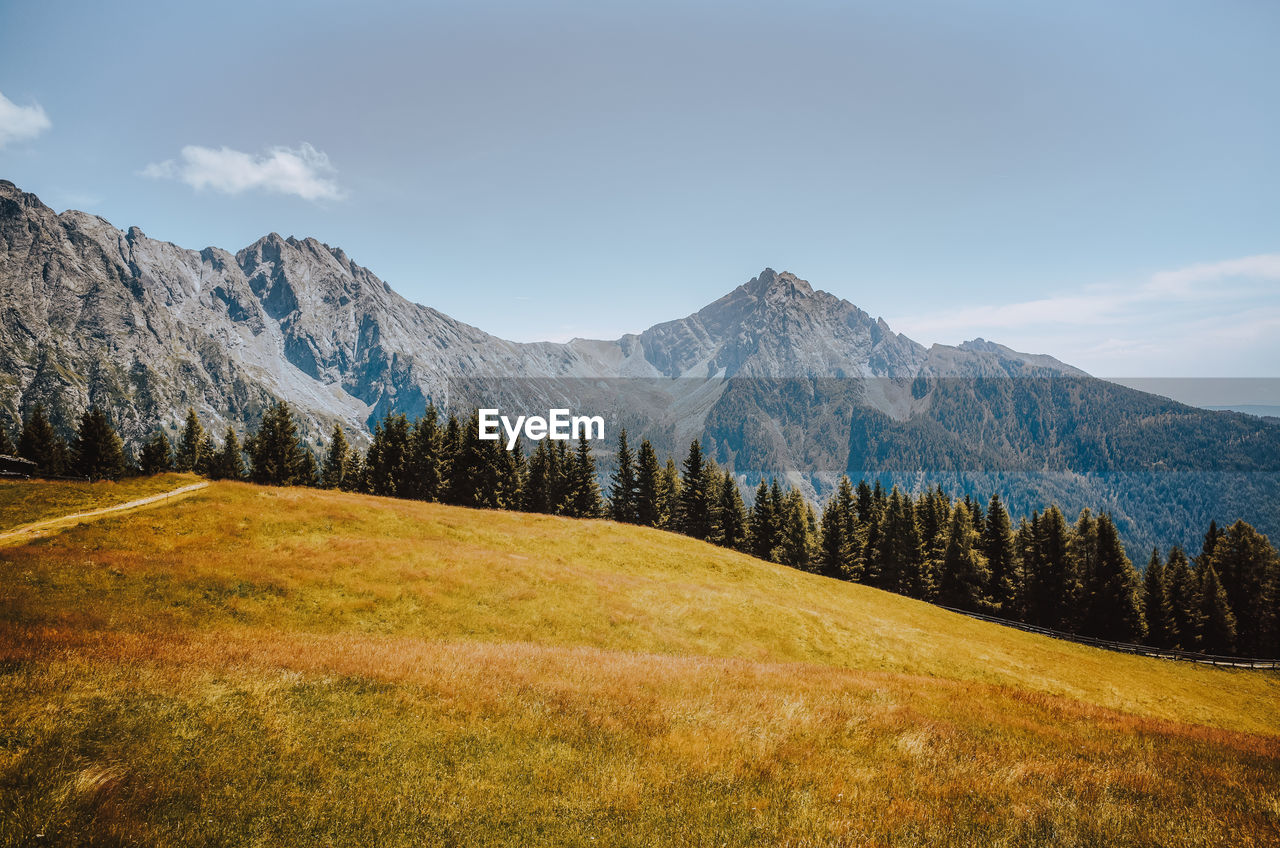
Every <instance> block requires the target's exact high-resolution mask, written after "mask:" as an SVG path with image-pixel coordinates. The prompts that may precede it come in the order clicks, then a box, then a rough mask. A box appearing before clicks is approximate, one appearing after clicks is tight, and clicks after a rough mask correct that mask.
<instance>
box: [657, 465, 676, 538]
mask: <svg viewBox="0 0 1280 848" xmlns="http://www.w3.org/2000/svg"><path fill="white" fill-rule="evenodd" d="M680 494H681V484H680V472H678V471H676V461H675V460H674V459H672V458H671V457H670V456H668V457H667V464H666V465H664V466H663V467H662V487H661V489H660V496H659V499H658V503H659V511H660V512H661V514H662V524H661V525H660V526H661V527H662V528H663V529H666V530H676V531H679V529H680V528H679V523H680Z"/></svg>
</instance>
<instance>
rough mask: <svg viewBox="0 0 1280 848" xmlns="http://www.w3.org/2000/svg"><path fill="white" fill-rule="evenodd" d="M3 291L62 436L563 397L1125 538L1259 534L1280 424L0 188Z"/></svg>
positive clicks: (640, 427) (737, 312) (790, 468)
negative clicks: (605, 321) (83, 415)
mask: <svg viewBox="0 0 1280 848" xmlns="http://www.w3.org/2000/svg"><path fill="white" fill-rule="evenodd" d="M0 305H2V306H3V320H2V321H0V420H3V421H4V422H5V423H6V424H7V425H8V426H10V427H11V428H12V427H16V426H17V425H18V422H20V420H21V418H22V416H23V415H24V414H25V413H27V412H29V410H30V409H31V408H32V407H33V406H34V405H35V404H36V403H43V404H44V405H45V406H46V408H48V409H49V410H51V412H52V417H53V418H54V420H55V423H58V424H59V425H61V426H62V427H64V428H68V427H70V426H71V425H72V423H73V422H74V420H75V417H76V416H77V415H78V413H79V411H80V410H82V409H84V408H85V407H87V406H88V405H90V404H94V403H96V404H98V405H100V406H102V407H103V408H104V409H107V410H109V411H110V413H111V415H112V416H113V418H114V420H115V423H116V425H117V427H118V429H119V430H120V432H121V433H122V435H123V436H124V437H125V438H126V440H127V441H130V442H133V443H135V444H136V443H138V442H140V441H141V440H142V439H144V438H145V437H146V436H147V435H149V434H150V433H151V432H152V431H154V429H155V428H156V427H157V426H164V427H167V428H169V429H170V430H171V431H172V430H174V429H175V428H176V426H177V425H178V423H179V421H180V418H181V417H182V416H183V415H184V414H185V411H186V409H187V407H188V406H190V407H194V408H195V409H196V410H197V411H198V412H199V413H200V415H201V417H202V418H203V419H204V421H205V422H206V425H208V426H211V427H213V428H214V430H215V432H218V431H220V430H221V428H222V427H224V426H226V425H228V424H230V425H234V426H236V427H238V428H240V427H246V426H253V425H254V424H255V423H256V422H257V420H258V418H259V417H260V415H261V413H262V412H263V410H264V409H265V408H266V407H267V406H268V405H269V404H271V403H272V402H274V401H275V400H277V399H283V400H287V401H289V402H290V403H291V404H292V405H293V407H294V409H295V410H296V412H297V413H298V416H299V418H300V421H301V423H302V426H303V430H304V433H306V435H307V436H308V438H310V439H312V440H315V441H317V442H318V441H319V440H320V439H321V438H323V437H324V436H326V435H327V432H328V431H329V430H330V429H331V428H332V426H333V424H334V423H335V422H340V423H342V424H343V425H344V427H346V428H347V429H348V430H349V432H350V434H351V435H353V436H355V437H356V440H357V441H359V440H360V439H361V438H362V437H365V436H367V434H368V432H369V430H370V429H371V428H372V426H373V425H374V423H376V422H377V421H378V420H380V419H381V418H382V417H383V416H385V415H387V414H391V413H397V412H404V413H406V414H408V415H410V416H414V415H417V414H419V413H421V412H422V411H423V410H424V409H425V407H426V405H427V404H428V403H434V404H436V405H438V406H442V407H445V408H448V409H450V410H451V411H457V412H460V413H466V412H469V411H470V410H471V409H473V408H475V407H476V406H479V405H484V406H497V407H499V408H502V409H504V410H505V409H510V410H514V411H519V412H524V411H529V410H532V411H536V410H545V409H548V408H550V407H552V406H567V407H569V408H571V409H573V410H574V411H575V412H581V413H586V414H603V415H605V416H606V420H607V421H608V422H609V430H608V432H609V433H610V434H611V435H612V434H613V433H614V432H616V428H617V427H620V426H625V427H627V428H628V430H629V431H630V432H631V433H632V435H633V437H634V439H637V440H638V438H639V437H641V436H645V437H648V438H650V439H651V440H653V442H654V443H655V446H656V447H658V449H659V450H660V451H662V452H671V453H674V454H676V455H677V456H679V455H680V454H681V453H682V452H683V450H684V448H686V447H687V446H688V442H689V441H690V440H691V439H699V440H701V441H702V442H703V445H704V447H705V448H706V449H707V450H708V451H710V452H711V454H712V455H713V456H715V458H716V459H717V460H718V461H719V462H721V463H722V464H724V465H725V466H727V467H729V468H732V469H733V470H734V471H735V473H736V474H737V475H738V476H739V479H740V480H741V481H742V483H743V485H744V486H750V485H752V484H753V483H754V482H756V481H758V480H759V479H761V478H762V477H768V476H773V475H778V476H783V477H785V478H787V479H789V480H790V481H791V482H792V483H793V484H794V485H798V486H800V487H801V488H802V489H803V490H805V491H806V492H807V493H808V494H810V495H811V496H815V497H822V496H824V495H826V494H827V493H829V492H830V491H831V489H832V487H833V486H834V484H835V482H836V481H837V480H838V478H839V476H840V475H841V474H844V473H849V474H850V475H851V476H854V477H855V479H856V478H857V477H860V476H877V477H880V478H882V479H883V480H884V481H885V482H886V483H899V484H902V485H905V486H910V487H912V488H919V487H921V486H924V485H932V484H934V483H936V482H940V483H943V484H944V485H947V486H950V487H952V488H953V489H954V490H957V491H972V492H973V493H975V494H982V493H984V492H985V493H986V494H989V493H990V491H992V490H993V489H998V490H1000V491H1001V492H1002V494H1004V495H1005V496H1006V498H1007V499H1008V500H1010V501H1011V506H1012V507H1013V508H1014V509H1015V510H1022V511H1029V510H1030V509H1031V508H1034V507H1042V506H1043V505H1044V504H1045V503H1047V502H1048V501H1049V500H1057V501H1058V502H1060V503H1061V504H1062V505H1063V506H1064V507H1065V508H1067V509H1069V510H1070V509H1073V508H1076V509H1078V508H1079V507H1080V506H1085V505H1088V506H1092V507H1095V508H1105V509H1108V510H1110V511H1112V512H1113V513H1115V514H1116V517H1117V522H1118V524H1119V525H1120V526H1121V528H1122V530H1124V531H1125V532H1126V538H1128V539H1129V540H1130V542H1131V544H1141V545H1144V546H1145V545H1147V544H1149V543H1152V542H1161V543H1169V542H1175V541H1176V542H1183V543H1189V542H1191V541H1192V540H1191V539H1190V538H1188V533H1189V532H1190V528H1200V527H1203V526H1204V524H1206V523H1207V521H1208V519H1209V518H1217V519H1219V520H1230V519H1234V518H1236V517H1244V518H1246V519H1247V520H1250V521H1252V522H1253V523H1255V524H1257V525H1258V526H1259V527H1260V528H1261V529H1263V530H1264V532H1269V533H1271V534H1273V535H1274V534H1275V533H1276V532H1277V531H1280V507H1277V506H1276V504H1277V503H1280V498H1277V497H1275V495H1276V494H1277V493H1278V492H1280V486H1278V485H1277V479H1278V477H1280V475H1278V474H1277V472H1278V471H1280V424H1277V423H1276V422H1273V421H1265V420H1263V419H1259V418H1257V417H1253V416H1247V415H1242V414H1238V413H1231V412H1214V411H1208V410H1201V409H1196V408H1192V407H1188V406H1185V405H1182V404H1179V403H1176V402H1174V401H1172V400H1169V399H1167V398H1162V397H1159V396H1157V395H1151V394H1146V393H1143V392H1139V391H1136V390H1133V389H1129V388H1126V387H1123V386H1120V385H1117V384H1114V383H1110V382H1107V381H1103V380H1099V379H1096V378H1093V377H1091V376H1089V375H1088V374H1086V373H1085V372H1083V371H1081V370H1079V369H1076V368H1073V367H1071V366H1069V365H1067V364H1064V363H1062V362H1059V361H1058V360H1056V359H1054V358H1052V357H1050V356H1047V355H1039V354H1026V353H1019V352H1017V351H1014V350H1011V349H1009V348H1007V347H1005V346H1002V345H999V344H996V343H993V342H989V341H985V340H982V339H976V340H973V341H969V342H965V343H963V344H960V345H958V346H948V345H933V346H931V347H925V346H924V345H921V344H918V343H916V342H914V341H912V340H911V339H908V338H907V337H905V336H903V335H901V334H898V333H894V332H893V331H892V330H891V329H890V327H889V326H888V325H887V324H886V323H885V322H884V321H883V320H882V319H873V318H871V316H869V315H868V314H867V313H866V312H864V311H862V310H861V309H859V308H858V307H857V306H855V305H853V304H852V303H849V302H848V301H846V300H842V299H840V298H838V297H836V296H834V295H831V294H828V293H827V292H823V291H819V290H815V289H813V288H812V287H811V286H810V285H809V284H808V283H807V282H805V281H804V280H802V279H800V278H798V277H796V276H795V275H793V274H790V273H778V272H775V271H773V270H771V269H765V270H764V271H762V272H761V273H760V274H759V275H758V276H756V277H755V278H753V279H752V280H750V281H748V282H746V283H744V284H743V285H740V286H738V287H737V288H735V289H733V290H732V291H731V292H729V293H728V294H726V295H725V296H724V297H722V298H720V299H719V300H717V301H715V302H714V303H711V304H709V305H708V306H706V307H704V308H703V309H701V310H699V311H698V312H696V313H694V314H693V315H690V316H688V317H685V318H681V319H678V320H674V321H669V322H666V323H662V324H658V325H655V326H653V327H651V328H649V329H648V330H645V331H644V332H642V333H639V334H628V335H624V336H623V337H621V338H619V339H615V340H589V339H574V340H572V341H570V342H568V343H564V344H557V343H551V342H538V343H517V342H510V341H506V340H504V339H500V338H498V337H496V336H493V335H490V334H488V333H486V332H484V331H483V330H480V329H478V328H476V327H472V326H470V325H468V324H464V323H462V322H460V321H457V320H455V319H453V318H451V317H449V316H447V315H445V314H443V313H441V312H439V311H437V310H435V309H432V308H430V307H429V306H423V305H419V304H415V303H411V302H410V301H408V300H406V299H405V298H403V297H401V296H400V295H398V294H397V293H396V292H395V291H393V290H392V289H391V287H390V286H389V285H387V284H386V283H385V282H383V281H382V280H380V279H379V278H378V277H377V276H376V275H374V274H373V273H372V272H371V271H369V270H368V269H366V268H364V267H362V266H360V265H358V264H356V263H355V262H353V261H352V260H351V259H350V258H349V257H348V256H347V255H346V254H345V253H344V252H343V251H342V250H341V249H340V248H336V247H330V246H328V245H325V244H322V243H320V242H318V241H316V240H315V239H311V238H304V239H296V238H293V237H289V238H281V237H280V236H279V235H277V234H275V233H271V234H269V235H266V236H264V237H262V238H261V239H259V240H258V241H256V242H254V243H253V244H251V245H249V246H248V247H245V248H244V249H242V250H240V251H238V252H236V253H234V254H233V253H230V252H228V251H226V250H222V249H220V248H215V247H208V248H205V249H203V250H200V251H196V250H188V249H185V248H181V247H178V246H176V245H173V244H170V243H168V242H163V241H157V240H154V239H150V238H148V237H147V236H146V235H144V234H143V233H142V231H141V230H139V229H138V228H136V227H132V228H130V229H128V230H125V231H122V230H119V229H117V228H115V227H114V226H112V225H111V224H110V223H108V222H107V221H105V220H103V219H102V218H100V217H97V216H94V215H90V214H87V213H84V212H79V211H75V210H68V211H66V212H64V213H62V214H57V213H55V212H54V211H53V210H52V209H50V208H49V207H47V206H45V205H44V204H43V203H42V202H41V201H40V200H39V198H37V197H36V196H35V195H33V194H29V193H25V192H22V191H21V190H20V189H18V188H17V187H16V186H15V185H14V184H13V183H11V182H7V181H2V180H0ZM598 453H600V454H601V455H602V458H603V459H604V460H605V465H606V466H607V464H608V461H609V456H610V448H609V447H602V448H600V449H599V450H598Z"/></svg>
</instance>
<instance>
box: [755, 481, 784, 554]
mask: <svg viewBox="0 0 1280 848" xmlns="http://www.w3.org/2000/svg"><path fill="white" fill-rule="evenodd" d="M774 485H775V486H776V485H777V481H774ZM748 521H749V524H748V526H747V545H748V548H749V550H750V552H751V554H752V555H753V556H756V557H758V558H760V559H763V560H772V559H773V558H774V553H773V552H774V548H776V547H777V546H778V543H779V541H780V537H781V535H782V534H781V516H780V515H779V514H778V512H777V511H776V510H775V509H774V499H773V498H772V497H771V494H770V491H769V487H768V486H767V485H766V484H765V482H764V480H761V481H760V485H759V486H758V487H757V488H756V496H755V500H754V501H753V503H752V505H751V514H750V516H749V517H748Z"/></svg>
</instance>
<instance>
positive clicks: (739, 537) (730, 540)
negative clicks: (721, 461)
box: [717, 471, 747, 551]
mask: <svg viewBox="0 0 1280 848" xmlns="http://www.w3.org/2000/svg"><path fill="white" fill-rule="evenodd" d="M717 512H718V513H719V516H720V544H722V545H724V546H725V547H726V548H732V549H734V550H738V551H741V550H745V548H746V544H747V511H746V507H745V506H744V504H743V503H742V493H741V492H739V491H738V482H737V480H735V479H734V478H733V473H732V472H730V471H725V472H724V479H723V480H721V482H720V508H719V510H717Z"/></svg>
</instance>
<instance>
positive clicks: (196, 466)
mask: <svg viewBox="0 0 1280 848" xmlns="http://www.w3.org/2000/svg"><path fill="white" fill-rule="evenodd" d="M204 446H205V435H204V427H203V426H201V424H200V417H199V416H198V415H196V411H195V409H194V408H192V407H187V420H186V423H185V424H184V425H183V428H182V438H181V439H180V440H179V441H178V449H177V450H176V451H175V452H174V457H173V465H174V468H176V469H177V470H178V471H197V472H198V471H199V470H200V466H201V464H202V460H203V458H204V457H203V456H201V449H202V448H203V447H204Z"/></svg>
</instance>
